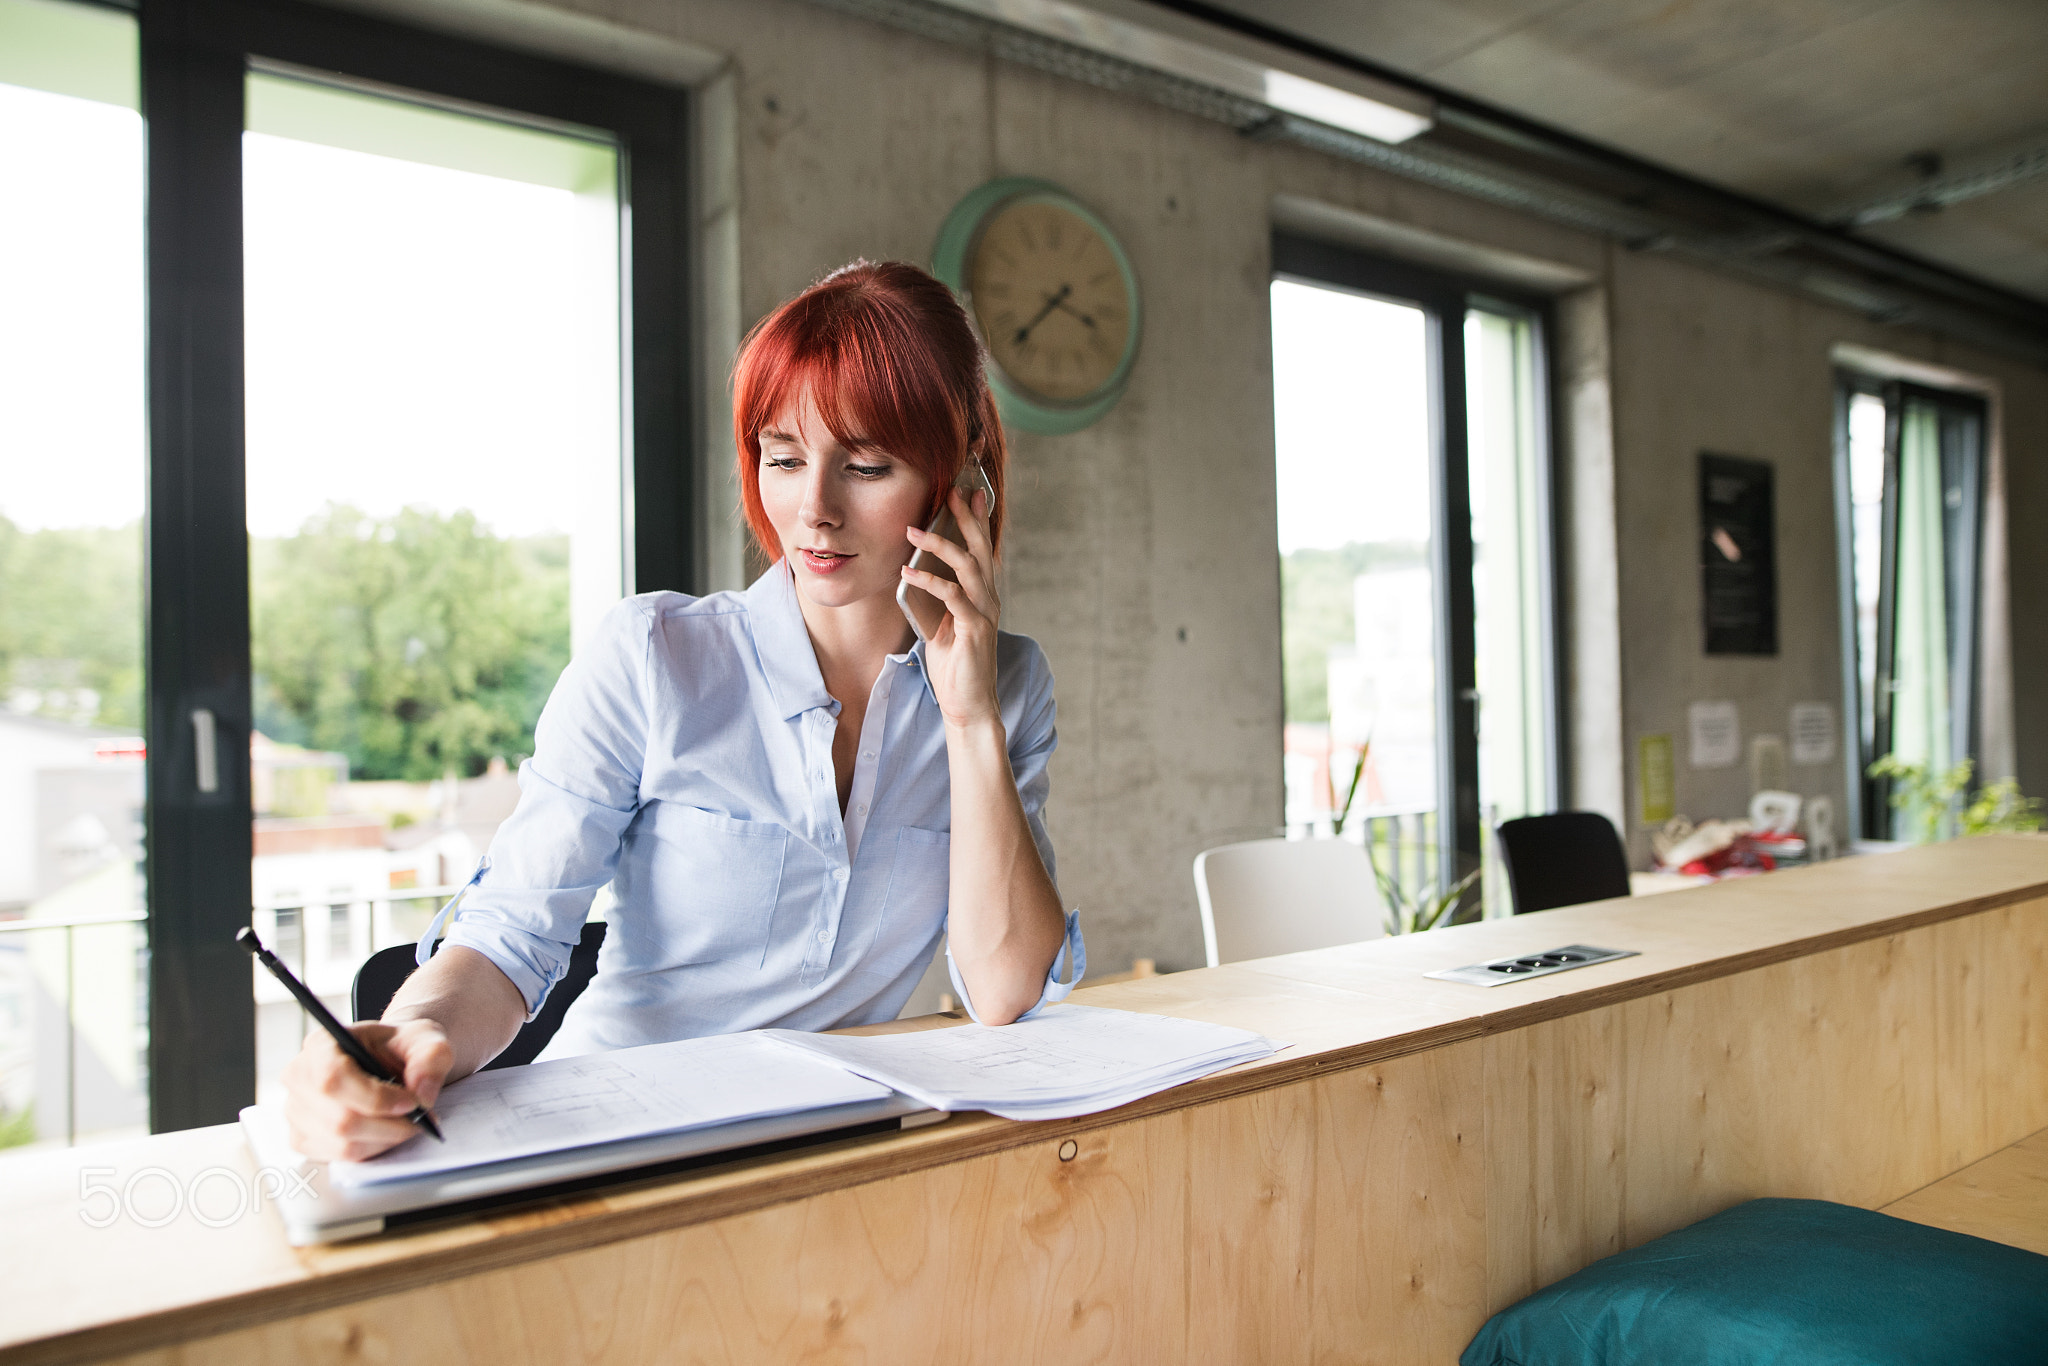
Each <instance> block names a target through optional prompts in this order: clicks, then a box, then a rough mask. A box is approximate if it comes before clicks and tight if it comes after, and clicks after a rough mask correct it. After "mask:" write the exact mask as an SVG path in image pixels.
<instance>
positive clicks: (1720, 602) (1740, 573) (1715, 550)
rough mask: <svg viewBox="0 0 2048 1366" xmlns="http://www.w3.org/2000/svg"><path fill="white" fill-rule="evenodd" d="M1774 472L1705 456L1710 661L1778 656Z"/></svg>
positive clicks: (1705, 604) (1704, 574) (1759, 463)
mask: <svg viewBox="0 0 2048 1366" xmlns="http://www.w3.org/2000/svg"><path fill="white" fill-rule="evenodd" d="M1777 559H1778V556H1777V532H1776V522H1775V514H1774V512H1773V509H1772V506H1771V467H1770V464H1769V463H1768V462H1766V461H1763V460H1744V459H1742V458H1740V457H1739V456H1733V455H1715V454H1713V453H1712V452H1711V451H1701V452H1700V590H1701V609H1702V616H1703V618H1704V621H1705V625H1706V635H1707V653H1708V654H1710V655H1774V654H1776V653H1778V568H1777Z"/></svg>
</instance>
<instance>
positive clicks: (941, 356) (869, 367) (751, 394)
mask: <svg viewBox="0 0 2048 1366" xmlns="http://www.w3.org/2000/svg"><path fill="white" fill-rule="evenodd" d="M732 390H733V392H732V425H733V440H734V444H735V445H736V446H737V447H738V448H739V474H740V505H741V507H742V508H744V509H745V511H746V515H747V527H748V529H750V530H751V531H752V532H753V533H754V540H755V541H756V542H757V543H758V544H759V545H760V547H761V551H762V553H763V554H764V555H766V556H767V558H768V559H769V560H770V561H771V562H772V561H774V560H778V559H780V558H781V557H782V547H781V545H780V544H778V543H777V541H776V538H775V528H774V526H773V525H772V524H771V523H770V522H769V520H768V513H767V510H766V509H765V508H764V507H762V505H761V429H762V428H763V427H765V426H767V425H768V424H769V423H771V422H773V421H774V420H775V418H776V415H777V414H779V413H781V412H782V411H784V409H785V408H787V407H788V406H789V405H790V404H792V403H800V402H802V401H803V400H804V399H805V398H806V397H808V398H809V399H810V400H811V401H812V402H813V403H815V404H816V405H817V408H818V414H819V416H820V417H822V418H823V419H824V422H825V426H826V427H827V428H828V429H829V430H830V431H831V433H832V435H833V436H834V437H835V438H836V439H837V440H838V441H839V444H841V445H842V446H845V447H846V448H847V449H848V450H856V451H858V450H874V451H883V452H886V453H888V454H889V455H892V456H894V457H896V458H897V459H898V460H901V461H903V462H904V463H905V464H907V465H910V466H911V467H913V468H914V469H916V470H918V471H919V472H920V473H922V474H923V475H924V476H925V477H926V478H927V479H929V480H931V502H930V504H929V505H928V506H927V507H926V509H925V515H924V518H923V520H924V521H927V522H928V521H930V520H931V517H932V515H933V514H934V513H936V512H937V511H938V510H939V507H940V505H941V504H942V503H943V502H944V501H945V497H946V493H947V491H948V490H950V489H951V488H952V487H953V482H954V481H955V480H956V479H958V478H959V477H960V471H961V470H962V469H963V468H965V467H966V464H967V459H968V456H969V454H970V453H972V454H974V455H977V456H979V457H980V459H981V463H982V468H983V469H984V470H986V471H987V472H988V480H989V484H990V486H991V487H993V488H994V489H995V495H996V498H995V509H994V513H995V516H994V521H993V522H992V524H991V526H990V528H989V531H990V536H991V538H992V539H993V540H994V542H995V543H996V544H997V545H998V546H1000V545H1001V544H1002V535H1003V513H1004V510H1005V508H1006V506H1007V504H1008V501H1009V500H1008V499H1007V498H1005V497H1004V494H1003V474H1004V467H1005V466H1006V465H1007V463H1008V451H1007V449H1006V448H1005V446H1004V444H1003V428H1002V423H1001V422H1000V421H999V420H998V419H997V417H996V404H995V397H994V396H993V395H992V394H990V393H989V388H988V380H987V379H986V378H984V376H983V374H982V350H981V342H980V340H979V339H978V338H976V337H975V335H974V328H973V327H972V326H971V325H970V324H969V323H968V321H967V313H966V311H965V310H964V309H962V308H961V307H960V303H959V301H958V300H957V299H955V298H954V297H953V292H952V291H951V290H949V289H947V288H946V287H945V286H944V285H942V284H940V283H939V282H938V281H937V280H935V279H933V278H932V277H931V276H930V275H927V274H926V273H925V272H924V271H922V270H919V269H918V268H917V267H916V266H913V265H908V264H906V263H904V262H902V261H883V262H881V263H880V264H875V263H872V262H868V261H855V262H854V263H853V264H852V265H848V266H841V267H840V268H839V269H838V270H835V271H833V272H832V273H831V274H830V275H827V276H826V277H825V278H824V279H822V280H820V281H818V282H817V283H816V284H814V285H812V286H811V287H810V288H809V289H807V290H805V291H804V292H803V293H801V294H799V295H797V296H796V297H795V298H794V299H791V300H790V301H789V302H788V303H786V304H784V305H782V307H780V308H778V309H776V310H775V311H774V312H773V313H770V314H769V315H768V316H767V317H765V318H763V319H762V320H761V321H760V322H759V323H758V324H756V325H755V327H754V330H753V331H751V332H749V333H748V334H747V339H746V340H745V341H744V342H742V343H740V350H739V355H738V357H737V358H736V359H735V360H734V361H733V377H732Z"/></svg>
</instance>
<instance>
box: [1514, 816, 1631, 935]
mask: <svg viewBox="0 0 2048 1366" xmlns="http://www.w3.org/2000/svg"><path fill="white" fill-rule="evenodd" d="M1496 833H1497V834H1498V836H1499V838H1500V859H1501V863H1502V865H1503V866H1504V867H1505V868H1506V870H1507V875H1508V894H1509V895H1510V896H1512V897H1513V898H1514V902H1515V914H1517V915H1522V914H1525V913H1527V912H1529V911H1547V910H1550V909H1552V908H1553V907H1557V906H1579V905H1583V904H1584V903H1586V902H1588V901H1605V900H1607V899H1608V898H1610V897H1617V896H1627V895H1628V894H1629V886H1628V852H1627V851H1626V850H1624V849H1623V848H1622V845H1621V836H1620V835H1618V834H1616V833H1615V830H1614V823H1613V822H1612V821H1610V820H1608V819H1607V817H1605V816H1603V815H1601V814H1600V813H1599V812H1597V811H1557V812H1553V813H1551V814H1550V815H1548V816H1523V817H1522V818H1520V819H1519V820H1512V821H1502V822H1501V823H1500V829H1499V830H1498V831H1497V832H1496Z"/></svg>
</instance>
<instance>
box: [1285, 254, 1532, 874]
mask: <svg viewBox="0 0 2048 1366" xmlns="http://www.w3.org/2000/svg"><path fill="white" fill-rule="evenodd" d="M1274 252H1275V267H1276V271H1277V272H1278V274H1277V276H1276V278H1275V280H1274V282H1273V286H1272V307H1273V366H1274V425H1275V433H1274V435H1275V450H1276V459H1277V466H1276V469H1275V487H1276V495H1277V510H1278V533H1279V550H1280V556H1281V584H1282V611H1281V636H1282V650H1283V673H1284V679H1285V690H1286V726H1285V743H1284V750H1285V754H1284V759H1283V766H1284V774H1285V785H1286V794H1287V795H1286V815H1285V820H1286V823H1287V826H1288V828H1289V830H1290V832H1292V833H1295V834H1306V833H1311V832H1313V831H1315V830H1317V829H1318V828H1321V829H1324V830H1328V829H1329V828H1330V827H1331V826H1332V825H1333V824H1334V813H1336V812H1338V811H1341V810H1342V809H1343V808H1344V805H1345V802H1346V799H1347V796H1348V797H1349V798H1350V800H1351V812H1352V817H1353V819H1352V820H1350V821H1348V822H1347V825H1346V830H1345V833H1346V834H1347V835H1349V836H1352V837H1358V838H1363V839H1365V840H1367V841H1368V842H1373V843H1378V842H1379V841H1382V840H1384V841H1385V842H1387V844H1388V845H1389V846H1390V848H1389V851H1388V858H1384V859H1383V862H1384V863H1387V866H1389V867H1390V868H1396V867H1397V868H1398V876H1399V877H1400V878H1401V880H1402V881H1403V882H1404V883H1413V884H1415V885H1416V886H1418V887H1419V886H1420V885H1422V884H1424V883H1427V882H1430V881H1437V882H1438V883H1439V885H1448V884H1449V883H1450V882H1452V881H1454V880H1455V879H1456V878H1457V877H1459V876H1462V875H1463V873H1464V872H1465V871H1468V870H1469V869H1471V868H1473V867H1477V866H1480V865H1481V864H1482V863H1484V862H1489V861H1488V860H1487V858H1486V854H1487V850H1488V847H1489V843H1490V842H1489V841H1488V840H1487V839H1486V837H1485V834H1484V831H1485V830H1487V829H1488V828H1490V827H1491V826H1493V825H1495V824H1497V823H1498V822H1499V821H1502V820H1506V819H1510V818H1512V817H1515V816H1520V815H1527V814H1532V813H1535V812H1540V811H1546V810H1549V809H1551V808H1552V807H1554V806H1555V804H1556V794H1557V784H1558V778H1557V763H1558V760H1557V755H1558V750H1559V747H1558V740H1557V725H1556V720H1555V718H1556V715H1557V703H1556V697H1555V690H1554V687H1553V685H1552V677H1553V674H1554V669H1553V666H1552V647H1551V634H1552V618H1553V613H1552V611H1551V606H1550V604H1551V593H1552V590H1551V578H1550V568H1549V564H1550V561H1549V556H1550V545H1551V537H1550V532H1549V527H1550V501H1549V467H1548V460H1547V454H1546V452H1547V442H1546V440H1545V431H1546V422H1547V409H1546V405H1545V403H1544V401H1543V384H1544V381H1543V364H1542V343H1543V335H1544V313H1543V311H1542V310H1541V308H1540V307H1537V306H1534V305H1531V304H1524V303H1518V302H1508V301H1503V300H1499V299H1495V298H1491V297H1488V296H1485V295H1481V294H1478V293H1475V292H1473V291H1471V290H1469V289H1468V288H1466V287H1465V286H1464V285H1463V284H1462V283H1460V282H1457V281H1453V280H1448V279H1445V278H1443V277H1440V276H1435V275H1431V274H1428V273H1424V272H1417V271H1410V270H1405V269H1398V268H1394V267H1389V266H1387V265H1385V264H1383V263H1378V262H1374V261H1371V260H1368V259H1365V258H1361V257H1358V256H1356V255H1353V254H1351V253H1348V252H1344V251H1341V250H1339V249H1336V248H1332V247H1328V246H1324V245H1321V244H1316V243H1310V242H1304V241H1300V240H1297V239H1293V238H1288V237H1281V238H1279V239H1277V240H1276V242H1275V248H1274ZM1361 754H1363V755H1364V756H1365V757H1364V761H1363V765H1362V767H1361V763H1360V756H1361ZM1354 788H1355V794H1354ZM1488 873H1489V875H1488V877H1487V878H1486V881H1485V884H1484V890H1485V896H1486V901H1487V905H1488V906H1489V907H1490V908H1491V909H1492V911H1493V913H1503V912H1504V910H1505V907H1506V897H1507V893H1506V887H1505V884H1504V879H1502V878H1500V877H1499V876H1498V872H1497V870H1495V869H1493V868H1491V867H1490V864H1489V867H1488Z"/></svg>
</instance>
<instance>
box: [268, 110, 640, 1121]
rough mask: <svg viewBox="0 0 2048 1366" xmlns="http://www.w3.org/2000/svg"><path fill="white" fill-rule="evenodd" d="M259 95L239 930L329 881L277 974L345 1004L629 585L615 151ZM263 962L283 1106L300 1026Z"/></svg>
mask: <svg viewBox="0 0 2048 1366" xmlns="http://www.w3.org/2000/svg"><path fill="white" fill-rule="evenodd" d="M247 79H248V85H247V89H248V103H247V108H248V126H249V131H248V132H247V133H246V134H245V136H244V138H243V144H242V147H243V152H242V211H243V259H244V262H245V268H244V300H245V316H246V318H247V346H246V348H245V349H246V354H247V362H246V375H247V381H246V395H247V411H248V442H247V456H246V459H247V469H248V523H249V536H250V544H249V564H250V584H249V592H250V613H251V619H250V626H251V633H250V655H251V665H252V669H253V672H252V678H251V682H252V687H253V702H254V706H255V724H256V735H255V738H254V740H253V742H252V754H251V759H252V762H253V763H254V765H255V773H254V775H253V783H252V788H251V791H252V796H253V800H254V802H255V808H256V810H255V815H256V829H255V857H254V863H253V866H252V878H253V882H254V891H255V920H256V929H257V932H258V934H264V933H265V930H266V923H267V921H268V919H269V918H270V917H271V916H273V915H280V914H283V913H285V912H286V911H287V910H288V909H289V906H290V905H291V903H293V900H294V894H293V893H292V892H291V891H290V890H289V889H290V888H291V887H293V886H296V885H302V884H306V883H308V882H318V883H319V884H320V885H321V886H323V887H324V889H325V892H326V895H327V896H328V897H330V898H332V900H331V901H330V903H329V904H328V905H326V906H323V907H321V908H319V914H320V915H323V916H324V917H325V918H326V926H327V929H326V933H325V934H324V935H322V936H318V937H314V936H300V937H298V938H297V940H296V941H295V942H296V943H297V944H298V945H299V946H300V947H302V948H303V949H305V950H306V952H305V953H304V955H303V956H302V957H301V958H298V959H291V960H288V961H291V962H292V963H293V966H294V967H295V968H297V969H298V970H299V972H300V975H301V977H302V978H303V979H304V980H305V981H306V982H307V983H308V984H309V985H310V986H311V987H312V988H313V990H314V991H315V992H316V993H318V994H320V995H321V996H323V997H325V998H327V1000H328V1003H329V1005H330V1007H332V1008H334V1009H336V1010H337V1011H346V1009H347V1006H348V996H349V987H350V984H351V983H352V982H353V981H354V979H355V974H356V970H357V969H358V968H359V967H361V965H362V963H363V960H364V959H365V958H366V957H368V955H369V954H370V953H371V952H373V951H375V950H377V949H380V948H385V947H388V946H391V945H394V944H401V943H409V942H411V941H412V940H415V939H417V938H418V937H419V935H420V933H421V932H422V930H423V929H424V928H425V926H426V924H427V922H428V920H429V919H430V918H431V915H432V912H433V909H434V908H435V907H436V906H437V905H438V903H439V902H440V901H442V900H445V899H446V898H447V897H449V896H451V895H453V893H454V892H455V890H456V888H457V887H458V886H459V885H460V883H461V882H463V881H465V880H466V879H467V878H468V876H469V874H470V871H471V870H472V869H474V868H475V867H476V865H477V861H478V859H479V858H480V857H481V856H482V854H483V851H484V849H485V848H487V847H488V846H489V844H490V840H491V837H492V835H493V834H494V833H495V832H496V829H497V825H498V823H499V822H500V821H501V820H502V819H504V817H505V816H506V815H508V814H509V813H510V811H511V808H512V806H513V804H514V803H515V802H516V801H517V797H518V786H517V779H516V777H515V776H514V773H515V771H516V769H517V767H518V764H519V761H520V760H521V759H522V758H524V757H525V756H526V755H527V754H528V753H530V752H531V751H532V749H533V729H534V723H535V721H536V720H537V719H538V718H539V715H540V708H541V705H542V703H544V702H545V701H546V700H547V695H548V693H549V691H550V690H551V689H552V688H553V686H554V683H555V679H556V677H557V675H559V674H560V672H561V670H562V666H563V665H564V664H565V663H566V662H567V661H568V659H569V656H570V651H571V646H572V641H575V640H580V639H582V638H584V637H586V636H587V635H588V633H589V632H590V631H591V629H593V627H594V626H595V624H596V622H597V620H598V618H599V617H600V616H602V615H603V613H604V612H605V610H606V609H607V608H609V607H610V606H611V605H612V604H613V603H614V602H616V601H618V599H619V598H620V597H621V596H623V595H624V593H625V592H626V586H627V582H628V579H627V570H628V566H627V563H626V552H627V546H626V541H625V511H626V509H625V501H624V475H625V473H626V463H627V462H626V458H625V457H626V453H625V451H624V449H623V446H622V444H621V440H620V436H621V433H620V423H619V416H620V408H621V401H622V397H623V390H622V381H621V375H620V372H619V350H620V335H621V330H622V329H621V325H620V324H621V320H620V312H619V291H618V280H619V266H620V260H619V249H620V241H621V232H620V221H619V149H618V145H617V140H616V139H615V138H612V137H609V136H605V135H601V134H597V133H595V132H589V131H584V130H569V129H560V128H540V127H534V126H532V125H531V124H530V123H519V122H512V121H509V120H508V119H504V118H486V117H481V116H479V115H478V114H476V113H473V112H456V111H453V110H448V109H441V108H435V107H432V106H431V105H429V104H425V103H422V102H420V101H418V100H411V99H401V98H397V97H395V96H394V95H392V94H390V93H386V92H373V91H368V90H361V89H350V88H347V87H340V86H335V85H332V84H329V83H325V82H319V81H315V80H313V79H311V78H309V77H306V76H302V75H298V74H279V73H275V72H267V71H256V72H252V73H250V75H249V76H248V78H247ZM421 872H425V873H426V874H427V876H426V877H425V878H424V879H422V878H420V876H419V874H420V873H421ZM407 873H410V874H412V877H411V878H410V881H411V884H412V885H411V886H409V887H407V888H405V889H404V890H405V895H403V896H394V895H393V894H392V893H393V888H394V875H398V876H397V877H396V879H395V880H396V881H399V882H404V881H407V880H408V879H407V878H406V877H404V876H403V875H404V874H407ZM308 914H311V911H310V909H309V911H308ZM283 928H284V927H283V923H282V922H280V923H279V930H280V932H282V931H283ZM252 976H253V980H254V990H255V999H256V1003H257V1004H256V1011H257V1017H258V1024H257V1041H258V1042H257V1050H256V1079H257V1096H258V1098H259V1099H264V1100H271V1099H280V1098H281V1097H279V1096H277V1095H275V1094H273V1092H274V1090H275V1088H277V1087H279V1086H281V1084H282V1082H281V1078H282V1074H283V1070H284V1066H285V1064H286V1063H287V1062H289V1061H290V1059H291V1055H292V1054H293V1053H296V1052H297V1051H298V1047H299V1044H300V1041H301V1040H302V1039H303V1038H304V1035H305V1030H306V1028H307V1021H306V1018H305V1013H304V1012H303V1011H302V1010H301V1009H300V1008H299V1006H298V1003H297V1002H296V1001H294V1000H293V999H292V998H291V996H290V994H289V993H287V992H286V991H285V990H284V988H283V987H282V986H280V985H279V984H278V983H277V981H276V980H275V979H274V978H272V977H271V975H270V974H269V973H267V972H258V971H255V970H254V969H253V968H252Z"/></svg>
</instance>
